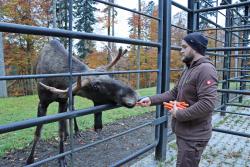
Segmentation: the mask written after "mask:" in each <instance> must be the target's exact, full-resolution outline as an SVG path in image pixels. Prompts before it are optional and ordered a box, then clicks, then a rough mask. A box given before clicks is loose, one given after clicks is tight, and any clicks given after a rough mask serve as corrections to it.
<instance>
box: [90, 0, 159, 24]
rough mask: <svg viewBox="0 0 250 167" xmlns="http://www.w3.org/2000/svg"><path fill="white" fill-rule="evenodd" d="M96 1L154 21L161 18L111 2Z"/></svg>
mask: <svg viewBox="0 0 250 167" xmlns="http://www.w3.org/2000/svg"><path fill="white" fill-rule="evenodd" d="M94 1H96V2H99V3H102V4H105V5H109V6H113V7H116V8H120V9H123V10H126V11H129V12H132V13H136V14H139V15H142V16H146V17H149V18H151V19H154V20H160V18H158V17H154V16H151V15H148V14H145V13H142V12H138V11H137V10H132V9H129V8H126V7H123V6H120V5H116V4H114V3H111V2H106V1H102V0H94Z"/></svg>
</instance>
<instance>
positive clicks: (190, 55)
mask: <svg viewBox="0 0 250 167" xmlns="http://www.w3.org/2000/svg"><path fill="white" fill-rule="evenodd" d="M181 54H182V59H181V60H182V61H183V62H184V63H186V64H190V63H191V62H192V60H193V59H194V50H193V49H192V48H191V47H190V46H189V45H188V44H187V42H186V41H184V40H182V41H181Z"/></svg>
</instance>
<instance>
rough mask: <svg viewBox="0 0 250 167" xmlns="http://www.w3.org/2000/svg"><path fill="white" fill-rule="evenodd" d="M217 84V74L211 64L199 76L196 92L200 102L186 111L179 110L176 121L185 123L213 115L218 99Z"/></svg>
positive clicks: (202, 69) (201, 70)
mask: <svg viewBox="0 0 250 167" xmlns="http://www.w3.org/2000/svg"><path fill="white" fill-rule="evenodd" d="M217 83H218V80H217V73H216V69H215V68H214V66H213V65H211V64H209V65H206V66H203V67H202V68H201V69H200V73H199V74H198V75H197V82H196V91H197V96H198V101H197V102H196V103H194V104H193V105H192V106H190V107H188V108H186V109H184V110H178V111H177V112H176V119H177V120H178V121H181V122H184V121H190V120H194V119H197V118H201V117H204V116H208V115H209V114H211V113H212V112H213V110H214V107H215V102H216V99H217Z"/></svg>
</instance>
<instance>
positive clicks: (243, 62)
mask: <svg viewBox="0 0 250 167" xmlns="http://www.w3.org/2000/svg"><path fill="white" fill-rule="evenodd" d="M248 15H249V6H245V10H244V16H245V18H246V20H244V25H247V24H248V20H249V19H248ZM248 35H249V33H248V31H244V32H243V46H248V41H247V39H248ZM247 53H248V51H243V54H247ZM247 60H248V58H247V57H244V58H242V59H241V68H242V67H243V68H246V66H247ZM245 75H246V72H243V71H241V72H240V76H243V78H242V79H244V76H245ZM243 89H246V83H245V82H240V90H243ZM242 99H243V96H240V97H239V102H240V103H241V102H242Z"/></svg>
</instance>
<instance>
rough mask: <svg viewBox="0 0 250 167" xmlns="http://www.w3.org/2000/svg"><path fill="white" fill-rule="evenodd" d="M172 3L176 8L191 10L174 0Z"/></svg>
mask: <svg viewBox="0 0 250 167" xmlns="http://www.w3.org/2000/svg"><path fill="white" fill-rule="evenodd" d="M172 5H174V6H176V7H177V8H180V9H182V10H184V11H186V12H192V10H191V9H189V8H187V7H185V6H183V5H181V4H179V3H177V2H175V1H172Z"/></svg>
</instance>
